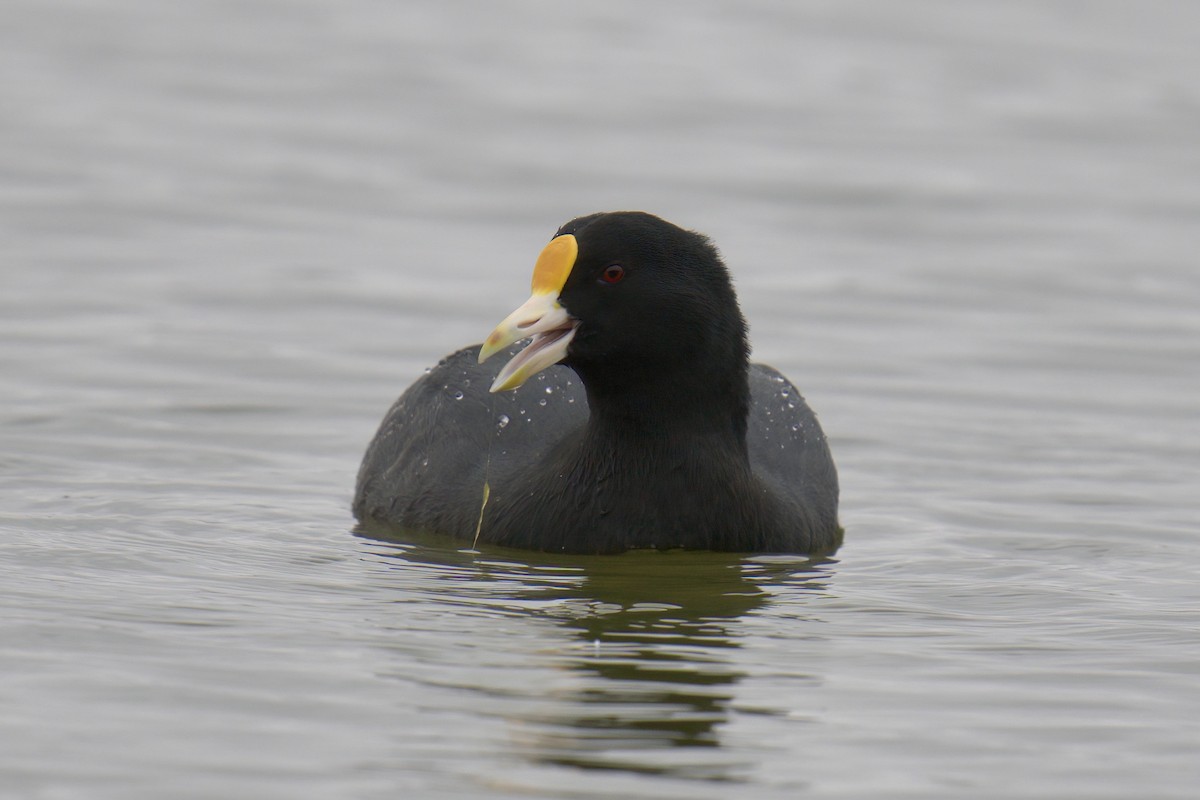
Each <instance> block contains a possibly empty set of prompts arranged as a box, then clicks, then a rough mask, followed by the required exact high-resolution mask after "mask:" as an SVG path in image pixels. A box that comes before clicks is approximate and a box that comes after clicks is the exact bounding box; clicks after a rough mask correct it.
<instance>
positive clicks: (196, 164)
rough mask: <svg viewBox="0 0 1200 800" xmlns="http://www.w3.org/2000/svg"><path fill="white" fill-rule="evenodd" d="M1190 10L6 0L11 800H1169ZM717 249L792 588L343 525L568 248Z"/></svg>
mask: <svg viewBox="0 0 1200 800" xmlns="http://www.w3.org/2000/svg"><path fill="white" fill-rule="evenodd" d="M1198 75H1200V5H1197V4H1185V3H1178V2H1167V1H1166V0H1162V1H1156V0H1151V1H1150V2H1144V3H1138V4H1130V3H1125V2H1116V0H1097V2H1092V3H1088V4H1078V3H1070V2H1066V0H1061V1H1060V2H1053V1H1051V0H1047V1H1045V2H1034V1H1032V0H1026V1H1024V2H1011V3H1003V4H999V3H954V4H950V3H943V2H933V1H932V0H920V1H919V2H914V3H905V4H895V3H884V2H880V1H879V0H867V1H866V2H859V3H827V2H796V3H790V2H770V1H769V0H761V1H756V2H739V3H733V2H691V3H679V2H676V3H662V4H648V3H644V2H632V0H613V1H612V2H607V3H604V4H599V5H597V4H591V5H588V6H587V7H584V6H581V5H578V4H567V3H552V2H531V1H527V2H509V3H487V2H482V0H477V1H476V2H466V1H465V0H464V2H446V3H435V2H411V3H378V2H368V1H367V0H350V1H349V2H343V3H338V4H333V3H325V2H316V1H315V0H296V1H295V2H272V1H271V0H254V2H244V3H233V2H212V3H188V4H184V3H152V2H137V1H135V0H112V1H111V2H83V1H82V0H75V1H74V2H72V1H71V0H36V2H35V1H34V0H9V2H7V3H5V5H4V9H3V10H2V11H0V387H2V390H0V575H2V579H3V592H2V593H0V603H2V604H3V611H2V616H0V674H2V675H3V682H2V684H0V796H2V797H4V798H9V797H12V798H44V799H45V800H65V799H67V798H71V799H73V798H122V799H123V800H124V799H126V798H147V799H148V798H163V797H172V798H215V797H222V798H232V797H236V798H285V797H286V798H289V799H291V800H295V799H296V798H332V797H337V798H385V797H386V798H397V797H402V798H439V799H440V798H527V797H547V798H551V797H553V798H604V797H621V798H628V799H629V800H633V799H634V798H729V797H747V798H749V797H753V798H795V797H813V798H857V797H896V798H931V797H945V798H958V797H994V798H1007V797H1046V798H1051V797H1052V798H1068V797H1070V798H1130V797H1139V798H1168V797H1178V798H1184V797H1195V796H1196V794H1197V792H1198V791H1200V789H1197V787H1198V786H1200V566H1198V564H1200V558H1198V555H1200V547H1198V534H1200V407H1198V401H1197V397H1198V396H1200V262H1198V256H1197V254H1198V253H1200V83H1198V82H1197V76H1198ZM617 208H639V209H645V210H648V211H652V212H655V213H657V214H660V215H662V216H664V217H666V218H667V219H670V220H672V221H674V222H677V223H679V224H681V225H684V226H686V227H691V228H695V229H698V230H701V231H704V232H706V233H708V234H710V235H711V236H712V237H713V238H714V239H715V240H716V242H717V243H718V245H719V246H720V247H721V248H722V251H723V253H724V255H725V257H726V260H727V262H728V263H729V265H730V267H731V269H732V271H733V273H734V276H735V279H736V281H737V286H738V288H739V292H740V294H741V298H742V304H743V308H744V310H745V312H746V315H747V317H748V319H749V321H750V325H751V335H752V339H753V343H754V347H755V357H756V358H757V359H758V360H762V361H766V362H768V363H771V364H773V365H775V366H776V367H778V368H780V369H781V370H783V371H784V372H785V373H786V374H788V375H789V376H790V377H791V378H792V379H793V381H795V382H796V383H797V385H799V386H800V388H801V390H802V391H803V392H804V394H805V395H806V396H807V397H808V399H809V401H810V402H811V403H812V405H813V406H814V408H815V409H816V410H817V412H818V413H819V414H820V416H821V420H822V423H823V424H824V426H825V429H826V432H827V433H828V434H829V437H830V441H831V444H832V447H833V452H834V455H835V458H836V459H837V461H838V465H839V468H840V472H841V481H842V487H843V492H842V521H843V523H844V525H845V527H846V545H845V547H844V548H843V549H842V550H841V551H840V552H839V553H838V554H837V556H836V558H835V559H833V560H830V561H826V562H821V563H808V562H805V561H804V560H803V559H797V558H780V557H754V556H750V557H739V556H733V555H712V554H680V553H667V554H658V553H633V554H628V555H625V556H619V557H581V558H565V557H553V556H545V555H538V554H532V553H522V552H515V551H501V550H484V551H482V552H480V553H468V552H462V551H459V550H457V549H456V548H455V547H454V546H453V545H452V544H451V543H448V542H446V541H441V540H429V541H426V540H415V539H414V540H412V541H405V542H385V541H375V540H373V539H370V538H367V537H365V536H361V535H356V534H355V532H354V528H353V520H352V518H351V516H350V513H349V503H350V496H351V492H352V489H353V483H354V476H355V471H356V469H357V466H358V460H359V458H360V456H361V453H362V450H363V449H364V447H365V446H366V444H367V442H368V440H369V439H370V437H371V435H372V434H373V432H374V430H375V426H376V425H377V424H378V422H379V420H380V418H381V417H382V415H383V413H384V411H385V410H386V409H387V407H388V406H389V405H390V403H391V402H392V401H393V399H394V398H395V397H396V395H397V394H399V392H400V391H401V390H402V389H403V388H404V387H405V386H406V385H407V384H408V383H409V382H411V381H412V380H413V379H414V378H416V377H417V376H418V375H420V373H421V371H422V369H423V368H425V367H426V366H428V365H430V364H432V363H434V362H435V361H436V360H437V359H438V358H439V357H440V356H441V355H442V354H444V353H447V352H449V351H451V350H452V349H454V348H456V347H458V346H460V345H464V344H467V343H470V342H474V341H479V340H480V339H481V338H482V336H483V335H485V334H486V333H487V332H488V331H490V330H491V328H492V326H493V325H494V324H495V323H496V322H497V321H499V320H500V319H501V318H502V317H503V316H504V315H505V314H507V313H508V311H509V310H511V309H512V308H513V307H515V305H516V304H517V303H519V302H520V301H522V300H523V299H524V297H525V295H526V289H527V280H528V274H529V270H530V268H531V265H532V262H533V258H534V256H535V255H536V254H537V252H538V251H539V250H540V249H541V246H542V244H543V243H544V242H545V240H546V239H547V237H548V236H549V235H550V234H551V233H552V232H553V231H554V229H555V228H556V227H557V226H558V225H559V224H560V223H562V222H563V221H565V220H567V219H570V218H571V217H574V216H576V215H579V214H583V213H587V212H591V211H596V210H609V209H617Z"/></svg>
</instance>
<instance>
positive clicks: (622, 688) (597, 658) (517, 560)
mask: <svg viewBox="0 0 1200 800" xmlns="http://www.w3.org/2000/svg"><path fill="white" fill-rule="evenodd" d="M359 533H360V535H364V536H369V537H373V538H374V537H380V538H383V537H385V536H386V531H374V532H368V531H367V530H366V529H364V528H361V527H360V529H359ZM412 538H413V537H408V543H409V544H411V542H412ZM428 544H429V545H430V546H428V547H426V546H421V545H420V544H418V545H417V546H414V547H411V549H405V550H403V551H402V552H400V553H397V554H396V557H398V558H402V559H403V560H404V561H406V562H409V563H410V564H415V563H420V562H426V563H430V564H436V565H437V566H439V567H440V568H444V567H447V566H451V565H454V566H457V567H458V568H459V569H460V570H469V569H474V570H478V571H479V573H481V574H485V575H486V577H487V578H490V579H491V580H493V581H496V582H495V583H493V584H492V585H494V586H496V587H497V588H499V587H503V592H504V594H505V597H503V598H501V597H496V598H495V599H496V600H497V601H498V602H499V601H504V600H508V601H511V600H513V599H516V598H514V597H513V592H514V591H515V592H516V593H517V594H518V595H524V596H525V597H526V598H531V599H532V598H536V599H538V600H539V601H541V602H540V603H539V605H538V606H537V608H538V610H537V611H535V612H533V613H534V614H536V615H537V616H539V617H541V618H543V619H544V618H545V617H547V616H548V617H550V618H552V619H553V620H554V621H555V622H556V623H558V624H559V625H561V626H562V629H563V630H564V631H566V632H567V633H568V634H569V638H568V640H567V641H565V642H564V643H563V649H562V650H561V651H560V652H559V653H556V654H554V655H553V660H554V663H555V664H556V665H558V666H561V667H564V668H565V669H567V670H569V672H570V673H571V674H572V675H573V677H574V679H573V680H571V681H570V682H569V684H568V686H567V687H562V686H556V687H555V688H553V689H550V690H545V691H547V692H549V693H550V696H549V697H547V696H546V695H541V696H540V699H541V700H547V699H549V700H550V702H538V703H529V704H518V706H517V707H518V708H520V709H521V710H520V711H518V712H517V714H516V715H515V716H513V717H512V718H510V722H511V723H513V725H512V729H511V730H512V733H513V737H514V741H515V744H516V745H517V748H518V750H519V752H520V753H521V755H522V756H523V757H525V758H528V759H530V760H531V761H533V762H535V763H542V764H549V765H557V766H567V767H575V768H584V769H596V770H618V771H626V772H635V773H640V774H659V775H666V776H671V777H676V778H684V779H699V780H708V781H712V780H716V781H735V782H736V781H739V780H741V779H742V778H743V777H744V776H745V775H746V774H747V772H748V770H749V769H750V768H752V767H753V763H747V759H746V757H745V754H742V756H741V757H740V758H739V756H738V755H737V754H736V753H734V752H732V751H730V750H729V749H728V748H725V749H723V744H724V743H723V742H722V737H721V727H722V726H723V725H724V724H726V723H727V722H729V721H730V719H731V715H732V713H733V712H734V710H735V708H736V707H737V702H738V701H737V685H738V683H739V682H740V681H742V680H743V678H745V677H746V676H747V674H746V667H745V662H739V660H738V659H737V657H736V654H737V651H738V649H739V648H741V647H742V640H743V639H744V638H745V637H746V635H747V634H746V632H745V631H744V619H745V618H746V617H747V615H751V614H753V613H754V612H756V611H759V610H760V609H763V608H764V607H766V606H767V605H768V604H771V603H772V602H774V600H773V598H774V597H775V596H776V595H784V594H786V595H788V596H791V597H795V596H796V595H797V594H809V593H820V592H824V591H825V589H826V584H827V581H828V580H829V578H830V577H831V574H832V567H833V562H831V561H819V562H817V561H807V560H804V559H803V558H802V557H772V558H755V557H753V556H749V557H748V556H743V555H737V554H731V553H709V552H678V551H676V552H667V553H661V552H656V551H635V552H631V553H627V554H624V555H620V556H606V557H588V556H564V555H551V554H531V553H528V552H523V551H516V550H509V549H502V548H494V547H489V548H487V549H486V551H485V552H482V553H479V552H474V551H463V550H457V551H455V550H449V549H447V548H446V543H445V540H444V539H441V538H440V537H435V538H433V539H430V540H428ZM460 577H465V576H462V575H461V574H460ZM497 579H499V580H497ZM514 587H517V588H515V589H514ZM537 657H538V658H545V654H544V653H543V654H538V656H537ZM746 710H747V711H748V712H749V711H752V712H761V711H762V710H761V709H746ZM766 713H772V711H771V710H768V711H767V712H766Z"/></svg>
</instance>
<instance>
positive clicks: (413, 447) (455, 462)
mask: <svg viewBox="0 0 1200 800" xmlns="http://www.w3.org/2000/svg"><path fill="white" fill-rule="evenodd" d="M558 236H559V239H561V238H562V237H564V236H565V237H566V238H567V239H570V241H565V240H564V241H562V242H560V241H559V239H556V240H554V242H552V245H551V246H548V247H547V252H551V250H552V248H558V249H560V250H564V251H565V248H566V246H568V245H569V246H571V247H572V248H574V247H575V246H576V242H577V254H576V252H575V250H574V249H572V251H571V252H570V253H563V254H558V253H552V254H551V256H549V257H548V256H546V254H545V253H544V254H543V255H544V258H545V259H547V260H548V263H551V264H552V266H554V265H557V266H554V268H555V269H559V270H560V271H562V272H565V274H564V275H558V276H557V277H555V278H554V279H553V280H552V281H550V282H551V283H554V284H555V285H553V286H551V287H550V288H549V289H546V290H545V291H542V292H541V294H540V295H539V290H538V286H539V284H538V281H539V274H541V273H542V272H545V271H546V270H547V269H548V268H544V267H543V266H542V262H541V261H539V266H538V270H539V271H540V272H536V271H535V278H534V288H535V295H534V298H531V301H530V302H531V303H532V302H533V301H534V300H537V301H538V309H537V310H536V311H535V312H529V311H528V310H525V311H522V310H523V309H526V307H525V306H523V307H522V309H519V310H518V312H522V313H518V312H514V315H513V316H511V317H510V319H509V320H506V321H505V323H502V325H501V327H500V328H497V331H496V332H495V333H493V336H492V337H490V338H489V341H488V343H487V344H486V345H485V346H484V355H485V356H486V355H490V351H499V350H500V349H502V348H503V347H506V346H507V345H509V344H511V343H512V342H513V341H516V340H517V339H518V338H520V336H521V335H522V334H525V333H529V332H533V333H535V334H536V336H535V340H534V341H535V344H536V345H537V346H536V347H535V346H532V345H531V346H530V347H529V348H526V351H525V352H524V353H521V354H519V355H518V354H517V351H516V350H510V351H509V353H508V354H509V356H511V357H512V360H511V361H510V363H509V365H508V366H506V367H505V368H504V370H498V369H497V368H496V367H493V366H492V365H481V364H479V363H478V361H479V357H478V356H479V352H480V348H479V347H472V348H467V349H464V350H461V351H459V352H457V353H454V354H453V355H451V356H448V357H447V358H445V359H444V360H443V361H442V362H441V363H440V364H439V365H438V366H437V367H435V368H434V369H433V370H431V371H430V372H428V373H426V375H424V376H423V377H422V378H421V379H419V380H418V381H417V382H416V383H414V384H413V385H412V386H411V387H410V388H409V389H408V390H407V391H406V392H405V393H404V394H403V395H402V396H401V397H400V399H399V400H398V401H397V402H396V404H395V405H394V406H393V407H392V409H391V410H390V411H389V412H388V414H387V416H386V417H385V419H384V421H383V424H382V425H381V426H380V429H379V432H378V433H377V434H376V436H375V439H374V440H373V441H372V443H371V445H370V447H369V448H368V450H367V453H366V456H365V457H364V459H363V464H362V467H361V469H360V471H359V476H358V487H357V491H356V495H355V502H354V512H355V515H356V516H357V517H358V518H359V519H361V520H364V521H374V522H382V523H384V524H387V525H390V526H393V527H397V528H401V529H409V530H419V531H431V532H437V533H444V534H448V535H450V536H454V537H457V538H459V539H464V540H467V541H468V542H470V541H473V540H476V539H477V540H478V541H481V542H491V543H495V544H501V545H507V546H512V547H521V548H528V549H537V550H551V551H563V552H577V553H613V552H621V551H624V550H628V549H635V548H659V549H667V548H688V549H708V550H731V551H742V552H787V553H809V554H820V553H829V552H832V551H833V550H835V549H836V548H837V547H838V545H839V544H840V543H841V529H840V527H839V526H838V523H837V496H838V484H837V474H836V470H835V469H834V465H833V461H832V458H831V456H830V453H829V448H828V446H827V443H826V440H825V436H824V434H823V432H822V431H821V428H820V425H819V424H818V423H817V420H816V417H815V415H814V414H813V413H812V411H811V410H810V409H809V407H808V405H807V404H806V403H805V402H804V400H803V398H802V397H801V396H800V394H799V392H798V391H796V389H795V387H794V386H792V384H791V383H790V382H789V381H787V379H786V378H784V377H783V376H782V375H780V374H779V373H777V372H776V371H775V370H773V369H771V368H770V367H766V366H763V365H759V364H754V365H750V364H749V363H748V361H747V345H746V340H745V325H744V322H743V321H742V318H741V314H740V312H739V311H738V309H737V302H736V298H735V297H734V295H733V290H732V286H731V285H730V283H729V279H728V275H727V273H726V272H725V269H724V266H723V265H722V264H721V263H720V260H719V258H718V257H717V255H716V252H715V251H714V250H713V249H712V248H711V246H710V245H708V243H707V240H705V239H704V238H703V237H701V236H699V235H698V234H693V233H690V232H688V231H683V230H682V229H679V228H676V227H675V226H673V225H670V224H669V223H666V222H663V221H662V220H659V219H658V218H656V217H652V216H650V215H647V214H638V213H631V212H619V213H616V214H604V215H592V216H590V217H583V218H580V219H578V220H574V221H572V222H571V223H568V224H567V225H566V226H564V227H563V228H562V229H560V231H559V234H558ZM556 243H557V244H556ZM559 245H562V246H561V247H560V246H559ZM560 262H561V263H560ZM614 267H618V268H619V274H618V272H617V270H614ZM614 276H615V277H616V280H612V278H613V277H614ZM542 278H543V279H545V276H544V275H543V276H542ZM551 304H552V305H551ZM529 305H530V304H529V303H527V304H526V306H529ZM550 308H552V309H553V312H552V313H551V312H550V311H548V310H547V309H550ZM564 311H565V313H563V312H564ZM506 326H507V327H506ZM538 326H540V327H541V328H542V329H543V330H538V329H537V328H538ZM502 330H503V331H504V335H503V336H500V335H499V334H500V333H501V332H502ZM538 337H541V341H540V342H539V339H538ZM563 340H565V342H564V341H563ZM497 343H498V344H499V346H497ZM539 351H540V352H539ZM531 353H532V355H531ZM539 359H540V360H541V361H547V362H548V363H549V364H553V362H554V361H557V360H561V361H562V362H563V363H564V364H565V365H566V366H563V365H554V366H546V365H545V364H542V363H539ZM551 359H552V360H551ZM529 362H532V366H530V363H529ZM498 372H499V373H500V376H499V377H497V373H498ZM506 381H507V385H505V383H506ZM489 385H491V386H492V387H493V391H489V390H488V387H489ZM514 385H515V388H513V389H512V390H511V391H500V392H496V391H494V389H495V388H496V387H497V386H499V387H500V388H502V389H509V388H511V387H512V386H514Z"/></svg>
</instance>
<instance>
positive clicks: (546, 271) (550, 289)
mask: <svg viewBox="0 0 1200 800" xmlns="http://www.w3.org/2000/svg"><path fill="white" fill-rule="evenodd" d="M578 254H579V243H578V242H577V241H576V240H575V237H574V236H572V235H571V234H569V233H568V234H563V235H562V236H556V237H555V238H553V239H551V240H550V243H549V244H548V245H546V247H545V248H544V249H543V250H542V252H541V255H539V256H538V260H537V264H535V265H534V268H533V282H532V287H531V288H532V290H533V293H532V294H531V295H530V297H529V299H528V300H526V301H525V302H524V303H522V304H521V306H520V308H518V309H517V310H516V311H514V312H512V313H511V314H509V315H508V316H507V317H505V318H504V321H503V322H501V323H500V324H499V325H497V326H496V329H495V330H494V331H492V332H491V334H490V335H489V336H488V337H487V339H486V340H485V341H484V343H483V346H482V347H481V348H479V363H481V364H482V363H483V362H484V361H486V360H488V359H489V358H491V357H492V356H494V355H495V354H496V353H498V352H499V351H501V350H503V349H505V348H506V347H508V346H509V345H511V344H513V343H515V342H518V341H520V340H521V339H528V338H531V337H532V339H531V341H530V342H529V344H528V345H526V346H525V348H524V349H523V350H521V352H519V353H517V354H516V355H515V356H513V357H512V360H510V361H509V362H508V363H507V364H505V365H504V369H502V370H500V374H499V375H497V376H496V380H495V382H493V383H492V389H491V390H492V391H493V392H503V391H506V390H508V389H516V388H517V387H518V386H520V385H521V384H523V383H525V381H527V380H529V379H530V378H532V377H533V376H534V375H536V374H538V373H539V372H541V371H542V370H544V369H545V368H546V367H548V366H550V365H551V364H557V363H558V362H559V361H562V360H563V359H564V358H566V355H567V347H568V346H569V345H570V344H571V340H572V339H573V338H574V337H575V329H576V327H577V326H578V324H579V323H578V322H576V321H575V320H573V319H571V316H570V315H569V314H568V313H567V310H566V309H565V308H563V307H562V306H561V305H559V303H558V295H559V293H560V292H562V288H563V285H564V284H566V282H567V278H568V277H569V276H570V274H571V268H572V267H574V266H575V258H576V256H577V255H578Z"/></svg>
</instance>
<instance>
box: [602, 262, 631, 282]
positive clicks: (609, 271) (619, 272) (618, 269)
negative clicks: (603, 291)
mask: <svg viewBox="0 0 1200 800" xmlns="http://www.w3.org/2000/svg"><path fill="white" fill-rule="evenodd" d="M600 277H601V278H603V279H604V282H605V283H620V282H621V279H622V278H624V277H625V268H624V267H622V266H621V265H620V264H609V265H608V266H607V267H605V268H604V272H603V273H601V275H600Z"/></svg>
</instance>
